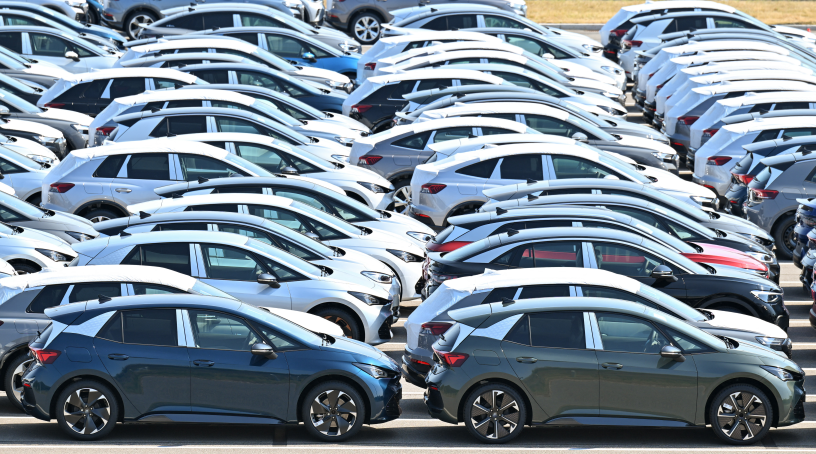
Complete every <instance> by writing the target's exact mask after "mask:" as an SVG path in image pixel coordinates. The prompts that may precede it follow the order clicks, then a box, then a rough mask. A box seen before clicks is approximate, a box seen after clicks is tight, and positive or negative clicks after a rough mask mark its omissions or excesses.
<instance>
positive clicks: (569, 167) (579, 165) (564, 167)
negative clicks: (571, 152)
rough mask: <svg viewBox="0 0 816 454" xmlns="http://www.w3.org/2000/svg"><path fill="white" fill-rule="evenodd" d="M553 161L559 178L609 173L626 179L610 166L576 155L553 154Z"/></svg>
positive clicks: (601, 176)
mask: <svg viewBox="0 0 816 454" xmlns="http://www.w3.org/2000/svg"><path fill="white" fill-rule="evenodd" d="M552 162H553V170H554V171H555V177H556V178H557V179H559V180H563V179H569V178H605V177H606V176H608V175H614V176H616V177H618V178H620V179H621V180H624V179H625V178H623V176H622V175H619V174H618V173H617V172H614V171H612V170H611V169H609V168H606V167H604V166H602V165H600V164H598V163H595V162H591V161H588V160H586V159H583V158H578V157H575V156H566V155H553V156H552Z"/></svg>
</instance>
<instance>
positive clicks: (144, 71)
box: [62, 67, 198, 84]
mask: <svg viewBox="0 0 816 454" xmlns="http://www.w3.org/2000/svg"><path fill="white" fill-rule="evenodd" d="M118 77H158V78H162V79H174V80H179V81H182V82H186V83H190V84H191V83H193V82H195V81H196V80H197V79H198V77H196V76H193V75H190V74H187V73H185V72H182V71H179V70H177V69H170V68H142V67H137V68H109V69H100V70H98V71H92V72H89V73H79V74H71V75H70V76H66V77H64V78H63V79H62V80H64V81H66V82H70V83H82V82H89V81H92V80H100V79H113V78H118Z"/></svg>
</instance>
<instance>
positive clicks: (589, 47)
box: [581, 44, 597, 52]
mask: <svg viewBox="0 0 816 454" xmlns="http://www.w3.org/2000/svg"><path fill="white" fill-rule="evenodd" d="M581 47H583V48H584V49H586V50H588V51H590V52H597V51H596V50H595V49H597V47H596V46H593V45H592V44H581Z"/></svg>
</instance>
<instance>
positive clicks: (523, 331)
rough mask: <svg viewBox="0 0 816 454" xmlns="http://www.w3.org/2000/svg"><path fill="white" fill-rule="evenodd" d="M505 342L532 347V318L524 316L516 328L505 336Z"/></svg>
mask: <svg viewBox="0 0 816 454" xmlns="http://www.w3.org/2000/svg"><path fill="white" fill-rule="evenodd" d="M504 340H505V341H507V342H513V343H514V344H521V345H530V317H529V316H527V315H522V316H521V318H520V319H519V321H518V322H516V326H514V327H513V328H512V329H511V330H510V331H509V332H508V333H507V335H506V336H504Z"/></svg>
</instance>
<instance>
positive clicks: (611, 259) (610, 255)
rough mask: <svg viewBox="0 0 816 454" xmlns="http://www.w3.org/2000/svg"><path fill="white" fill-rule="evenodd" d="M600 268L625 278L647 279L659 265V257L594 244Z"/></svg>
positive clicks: (660, 261)
mask: <svg viewBox="0 0 816 454" xmlns="http://www.w3.org/2000/svg"><path fill="white" fill-rule="evenodd" d="M592 247H593V250H594V254H595V260H596V261H597V262H598V268H600V269H602V270H607V271H612V272H613V273H617V274H622V275H624V276H636V277H647V276H649V275H651V273H652V270H654V269H655V267H657V266H658V265H662V264H663V260H662V259H660V258H659V257H657V256H655V255H652V254H649V253H647V252H645V251H643V250H641V249H637V248H634V247H631V246H627V245H622V244H614V243H593V244H592Z"/></svg>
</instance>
